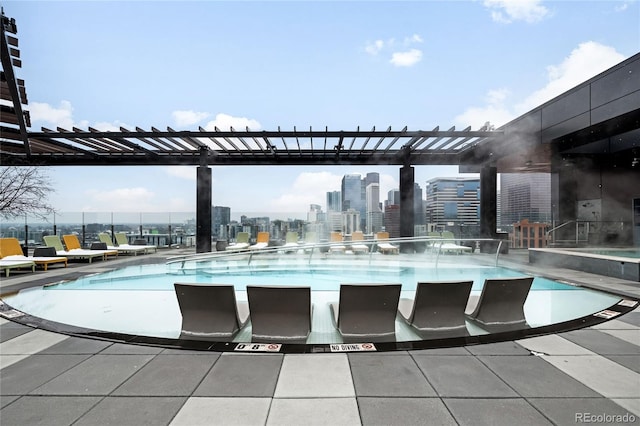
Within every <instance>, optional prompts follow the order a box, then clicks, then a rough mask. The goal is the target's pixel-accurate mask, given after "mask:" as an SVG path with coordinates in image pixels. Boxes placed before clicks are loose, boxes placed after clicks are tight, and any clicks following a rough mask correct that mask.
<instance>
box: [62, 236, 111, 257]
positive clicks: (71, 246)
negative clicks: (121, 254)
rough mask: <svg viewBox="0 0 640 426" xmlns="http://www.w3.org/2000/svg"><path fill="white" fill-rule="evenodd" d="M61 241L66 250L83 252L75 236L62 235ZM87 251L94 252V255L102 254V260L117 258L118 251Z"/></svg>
mask: <svg viewBox="0 0 640 426" xmlns="http://www.w3.org/2000/svg"><path fill="white" fill-rule="evenodd" d="M62 239H63V240H64V245H65V246H66V247H67V250H68V251H70V252H73V251H74V250H83V249H82V246H81V245H80V240H79V239H78V236H77V235H73V234H70V235H63V236H62ZM87 251H95V252H96V253H102V255H103V256H104V259H105V260H106V259H108V258H109V256H114V257H118V250H94V249H91V250H87Z"/></svg>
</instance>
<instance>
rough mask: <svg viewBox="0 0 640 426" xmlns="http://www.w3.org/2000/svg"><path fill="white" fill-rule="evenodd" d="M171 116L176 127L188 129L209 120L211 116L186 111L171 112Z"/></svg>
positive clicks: (205, 113) (204, 113)
mask: <svg viewBox="0 0 640 426" xmlns="http://www.w3.org/2000/svg"><path fill="white" fill-rule="evenodd" d="M171 116H172V117H173V122H174V123H175V124H176V126H180V127H188V126H193V125H194V124H197V123H199V122H201V121H202V120H204V119H206V118H209V117H210V116H211V114H209V113H208V112H197V111H192V110H188V111H173V112H172V113H171Z"/></svg>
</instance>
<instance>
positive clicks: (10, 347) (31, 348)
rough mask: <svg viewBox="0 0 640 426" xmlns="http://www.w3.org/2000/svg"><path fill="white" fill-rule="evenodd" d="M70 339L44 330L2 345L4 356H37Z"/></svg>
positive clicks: (24, 335)
mask: <svg viewBox="0 0 640 426" xmlns="http://www.w3.org/2000/svg"><path fill="white" fill-rule="evenodd" d="M68 338H69V337H67V336H65V335H64V334H58V333H51V332H49V331H44V330H37V329H36V330H33V331H30V332H29V333H25V334H22V335H20V336H18V337H14V338H13V339H11V340H8V341H6V342H3V343H2V344H0V353H2V354H3V355H24V354H35V353H38V352H40V351H43V350H45V349H47V348H48V347H50V346H53V345H55V344H56V343H60V342H62V341H63V340H65V339H68Z"/></svg>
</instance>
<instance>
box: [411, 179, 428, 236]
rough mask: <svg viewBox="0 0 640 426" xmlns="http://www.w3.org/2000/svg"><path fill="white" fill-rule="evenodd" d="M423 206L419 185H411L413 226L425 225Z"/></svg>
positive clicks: (425, 218)
mask: <svg viewBox="0 0 640 426" xmlns="http://www.w3.org/2000/svg"><path fill="white" fill-rule="evenodd" d="M426 220H427V217H426V214H425V204H424V199H423V198H422V188H421V187H420V185H419V184H417V183H414V184H413V224H414V225H416V226H422V225H424V224H425V223H426Z"/></svg>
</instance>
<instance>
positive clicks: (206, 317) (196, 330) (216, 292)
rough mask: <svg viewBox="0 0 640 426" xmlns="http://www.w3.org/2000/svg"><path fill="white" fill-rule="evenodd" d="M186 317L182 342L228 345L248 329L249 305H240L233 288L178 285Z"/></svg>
mask: <svg viewBox="0 0 640 426" xmlns="http://www.w3.org/2000/svg"><path fill="white" fill-rule="evenodd" d="M173 286H174V289H175V292H176V297H177V298H178V305H179V306H180V312H181V313H182V327H181V332H180V338H181V339H191V340H211V341H220V342H227V341H231V340H233V338H234V337H235V335H236V334H237V333H238V331H240V329H242V327H244V325H245V324H246V322H247V319H248V316H249V308H248V305H247V303H246V302H236V291H235V289H234V287H233V286H232V285H224V284H207V285H202V284H188V283H175V284H174V285H173Z"/></svg>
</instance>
